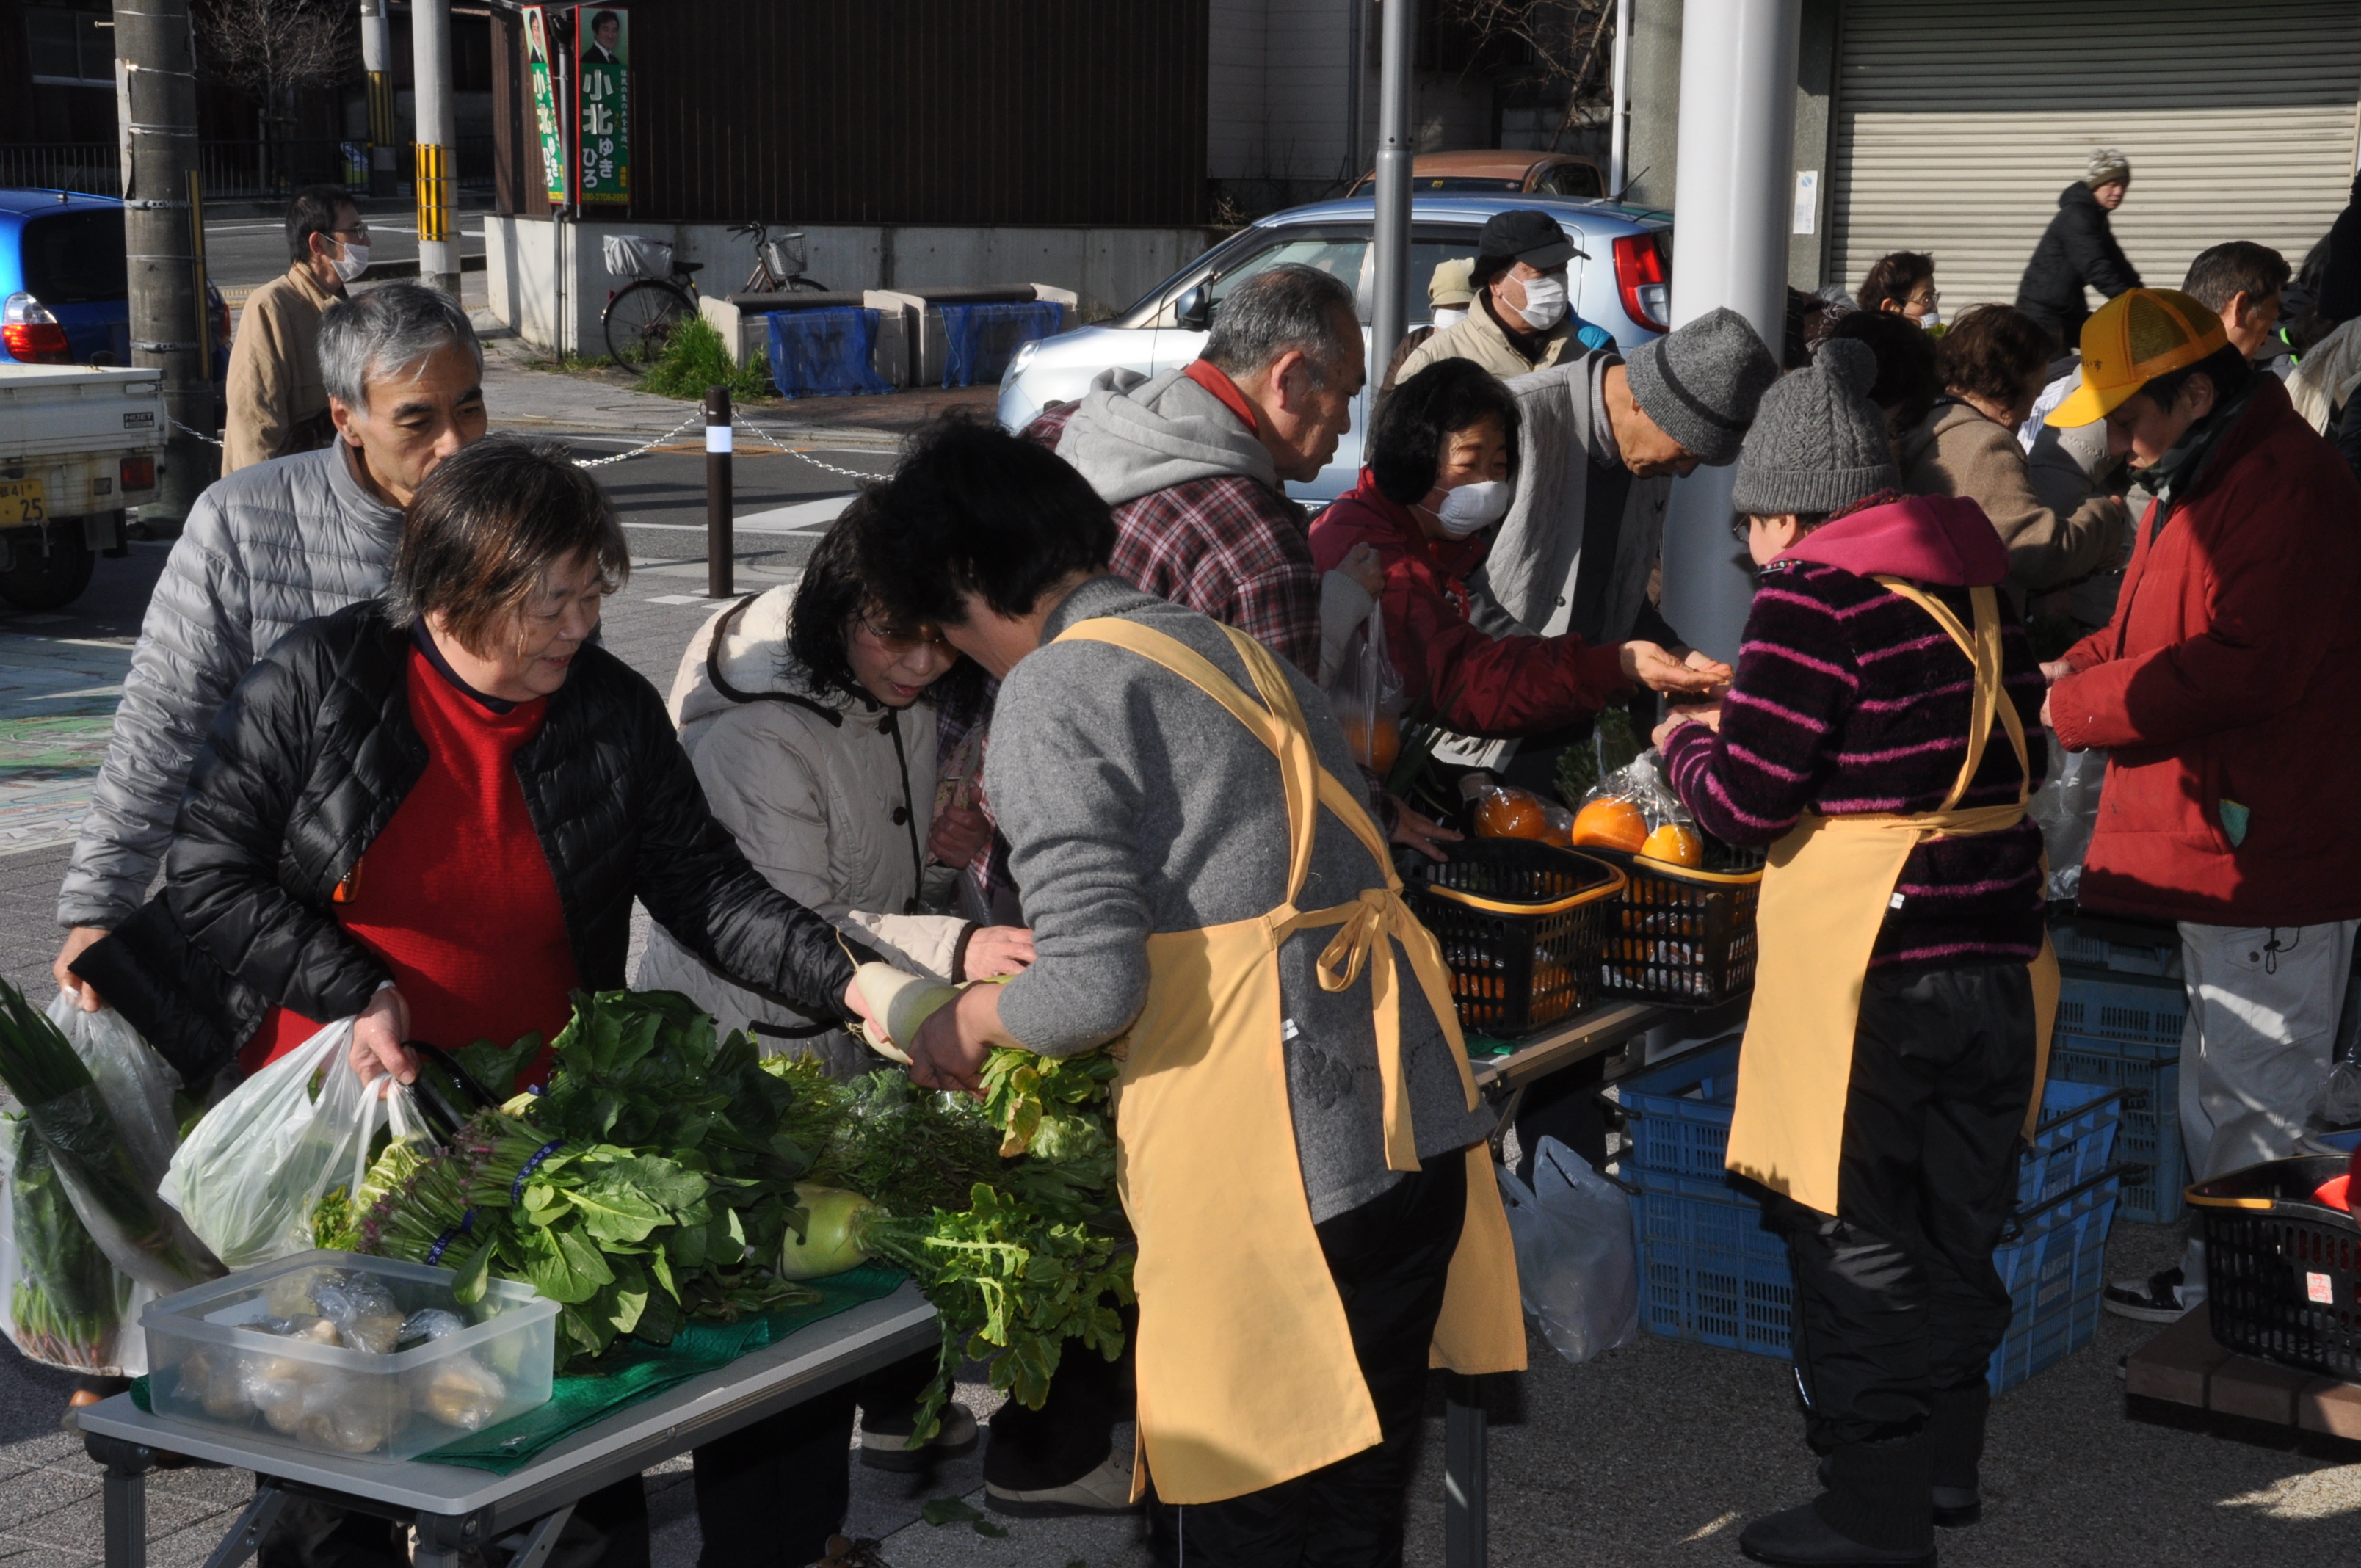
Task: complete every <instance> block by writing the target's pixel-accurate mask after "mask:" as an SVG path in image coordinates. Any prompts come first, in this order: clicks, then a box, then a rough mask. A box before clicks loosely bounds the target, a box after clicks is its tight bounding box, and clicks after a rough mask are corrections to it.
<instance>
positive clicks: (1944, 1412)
mask: <svg viewBox="0 0 2361 1568" xmlns="http://www.w3.org/2000/svg"><path fill="white" fill-rule="evenodd" d="M1991 1409H1992V1387H1991V1386H1990V1385H1989V1384H1985V1383H1977V1384H1974V1385H1972V1386H1971V1387H1966V1388H1946V1389H1943V1390H1941V1391H1940V1392H1938V1393H1936V1394H1935V1395H1933V1396H1932V1397H1931V1398H1929V1399H1928V1400H1927V1450H1928V1453H1927V1459H1928V1466H1927V1468H1928V1472H1929V1474H1930V1475H1931V1476H1932V1478H1933V1481H1934V1484H1935V1499H1934V1500H1935V1523H1936V1525H1937V1526H1938V1527H1939V1528H1941V1529H1943V1530H1960V1529H1962V1528H1964V1527H1966V1526H1968V1525H1971V1524H1974V1523H1975V1522H1976V1521H1977V1520H1978V1519H1982V1518H1983V1515H1984V1496H1983V1490H1982V1486H1981V1485H1980V1483H1979V1481H1978V1478H1977V1475H1976V1467H1977V1465H1978V1464H1980V1463H1981V1462H1982V1459H1983V1453H1984V1418H1985V1415H1986V1413H1987V1412H1988V1411H1990V1410H1991Z"/></svg>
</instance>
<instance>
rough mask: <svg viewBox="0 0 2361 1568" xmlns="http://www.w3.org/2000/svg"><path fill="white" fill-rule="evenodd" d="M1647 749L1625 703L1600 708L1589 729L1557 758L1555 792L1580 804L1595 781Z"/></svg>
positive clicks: (1595, 786) (1637, 758)
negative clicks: (1624, 705)
mask: <svg viewBox="0 0 2361 1568" xmlns="http://www.w3.org/2000/svg"><path fill="white" fill-rule="evenodd" d="M1646 750H1647V744H1646V742H1645V741H1644V740H1642V738H1641V734H1640V727H1639V725H1638V724H1637V723H1636V722H1635V721H1634V720H1633V719H1632V718H1631V709H1630V708H1628V707H1605V708H1601V709H1600V710H1599V713H1598V718H1597V720H1596V721H1594V722H1593V724H1592V725H1591V729H1590V733H1589V734H1588V735H1587V736H1586V737H1585V738H1583V739H1582V740H1577V741H1576V742H1575V743H1574V744H1573V745H1571V746H1568V747H1567V748H1566V749H1565V751H1561V752H1559V753H1558V758H1557V793H1558V795H1559V796H1560V797H1561V798H1563V799H1564V800H1565V803H1566V804H1567V805H1568V806H1580V805H1581V804H1582V803H1583V800H1584V798H1585V797H1586V796H1587V795H1589V794H1590V792H1591V791H1592V790H1594V789H1596V788H1598V781H1599V780H1600V779H1603V778H1605V777H1606V776H1607V775H1608V774H1609V773H1614V772H1615V771H1616V770H1617V769H1619V768H1627V767H1630V766H1631V763H1633V762H1636V761H1638V760H1639V756H1640V753H1641V752H1642V751H1646Z"/></svg>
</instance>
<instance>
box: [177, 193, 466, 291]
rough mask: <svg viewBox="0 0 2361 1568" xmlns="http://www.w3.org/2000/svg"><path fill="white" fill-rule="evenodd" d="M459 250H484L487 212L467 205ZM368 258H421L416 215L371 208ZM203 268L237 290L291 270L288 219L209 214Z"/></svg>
mask: <svg viewBox="0 0 2361 1568" xmlns="http://www.w3.org/2000/svg"><path fill="white" fill-rule="evenodd" d="M453 215H454V216H455V217H456V219H457V221H458V225H459V254H460V255H462V256H481V255H482V254H483V253H484V214H483V212H482V210H481V209H473V210H469V209H463V210H461V211H460V212H458V213H456V214H453ZM367 221H368V228H369V262H370V264H371V265H372V266H374V265H375V264H377V263H378V262H380V261H415V260H417V259H418V219H417V217H416V216H415V215H414V214H411V213H407V212H388V213H371V214H368V219H367ZM205 268H206V270H207V273H208V274H209V275H210V276H211V277H212V279H213V280H214V286H215V287H217V288H219V289H220V290H221V291H223V292H224V293H225V294H231V295H233V296H236V295H237V294H239V293H241V292H242V291H245V290H247V289H253V288H257V287H258V286H260V285H261V284H264V283H268V282H269V281H270V280H272V279H273V278H276V277H278V276H279V275H280V273H282V272H284V271H286V270H287V225H286V224H285V223H284V222H282V221H280V219H277V218H249V217H218V218H208V219H206V220H205Z"/></svg>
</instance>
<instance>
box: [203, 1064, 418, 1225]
mask: <svg viewBox="0 0 2361 1568" xmlns="http://www.w3.org/2000/svg"><path fill="white" fill-rule="evenodd" d="M352 1041H353V1021H352V1020H351V1019H349V1018H346V1019H343V1020H341V1021H339V1022H337V1023H334V1024H331V1025H328V1026H327V1027H326V1028H324V1029H323V1030H321V1031H320V1032H319V1033H318V1034H316V1035H314V1036H312V1037H311V1038H310V1039H308V1040H306V1041H304V1042H303V1043H302V1045H300V1046H298V1047H295V1048H294V1049H293V1050H291V1051H289V1052H288V1053H287V1054H286V1055H285V1056H283V1057H280V1058H279V1059H278V1060H277V1061H275V1062H272V1063H270V1064H269V1066H268V1067H265V1068H264V1069H262V1070H261V1071H260V1072H258V1073H256V1074H255V1075H254V1076H253V1077H252V1078H249V1079H247V1080H246V1081H245V1082H244V1083H241V1084H239V1085H238V1086H237V1088H236V1089H235V1090H233V1091H230V1093H229V1095H228V1097H227V1098H225V1100H223V1101H222V1102H221V1103H220V1104H218V1105H216V1106H214V1108H213V1109H212V1110H210V1111H208V1112H206V1113H205V1115H204V1119H203V1120H202V1121H200V1122H199V1123H198V1124H196V1125H195V1126H194V1127H192V1128H191V1129H190V1130H189V1136H188V1140H187V1141H186V1142H184V1143H183V1144H181V1150H180V1152H179V1153H178V1154H176V1155H174V1156H173V1157H172V1168H171V1169H170V1171H169V1172H167V1173H166V1175H165V1177H164V1186H163V1193H164V1198H165V1201H167V1202H170V1203H171V1204H172V1205H173V1206H175V1207H176V1208H178V1209H179V1210H180V1211H181V1213H182V1214H184V1215H186V1216H188V1221H189V1224H190V1227H191V1228H192V1229H193V1230H194V1231H195V1232H196V1233H197V1234H198V1235H199V1236H200V1237H202V1238H203V1240H204V1243H205V1245H207V1246H210V1247H212V1248H213V1249H214V1252H216V1253H218V1254H219V1255H221V1260H222V1261H223V1262H224V1263H225V1264H227V1265H229V1266H230V1267H232V1268H251V1267H253V1266H255V1265H256V1264H259V1263H268V1262H269V1261H270V1260H271V1259H273V1258H278V1257H285V1256H287V1255H290V1254H291V1253H298V1252H302V1251H304V1250H306V1249H307V1248H309V1247H310V1246H311V1245H312V1211H313V1208H314V1207H315V1206H316V1205H317V1204H318V1202H319V1201H320V1199H321V1198H322V1197H323V1196H324V1195H325V1194H326V1193H327V1192H328V1191H329V1190H331V1189H333V1188H335V1187H336V1186H337V1185H339V1184H340V1183H343V1182H345V1181H346V1180H347V1179H350V1178H351V1177H352V1173H353V1171H354V1169H355V1168H356V1166H357V1164H359V1163H360V1162H361V1161H363V1160H364V1159H365V1157H367V1155H368V1146H369V1140H370V1139H371V1138H372V1137H374V1136H375V1135H376V1134H377V1127H378V1122H379V1117H380V1116H386V1115H391V1114H399V1113H394V1112H390V1111H388V1110H386V1109H384V1107H386V1106H387V1105H388V1101H387V1100H385V1099H381V1098H380V1097H379V1094H378V1093H377V1091H375V1090H374V1089H372V1088H371V1087H370V1086H368V1085H365V1084H363V1083H362V1082H361V1080H360V1075H359V1074H358V1073H357V1072H355V1071H354V1070H353V1068H352V1063H351V1061H350V1059H349V1053H350V1050H351V1047H352ZM408 1092H409V1091H407V1090H405V1089H401V1088H398V1087H397V1088H393V1089H391V1090H390V1093H391V1094H393V1095H406V1094H407V1093H408ZM403 1109H404V1110H408V1109H409V1108H408V1107H404V1108H403ZM403 1120H404V1122H406V1123H412V1124H414V1123H415V1121H416V1117H415V1115H414V1114H413V1115H408V1116H405V1117H403Z"/></svg>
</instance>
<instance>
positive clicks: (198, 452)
mask: <svg viewBox="0 0 2361 1568" xmlns="http://www.w3.org/2000/svg"><path fill="white" fill-rule="evenodd" d="M196 69H197V66H196V60H195V58H194V50H193V47H192V38H191V36H190V32H189V6H188V0H144V3H142V0H129V3H123V0H118V3H117V4H116V5H115V82H116V84H117V87H116V94H115V104H116V111H117V114H118V115H119V116H120V119H121V126H120V127H119V134H120V136H121V137H122V142H123V147H124V148H125V152H124V161H123V247H124V250H125V253H126V259H127V260H128V262H129V284H130V315H131V363H132V364H134V365H137V366H140V367H154V368H157V369H160V370H162V371H163V373H164V408H165V411H166V413H167V414H168V415H169V417H170V419H171V422H172V428H171V430H170V432H169V433H167V434H166V436H165V440H164V462H163V465H162V467H161V468H160V469H159V472H158V474H157V485H156V499H155V500H154V501H153V502H151V503H149V504H148V505H147V506H144V507H141V508H140V509H139V525H140V528H141V530H142V532H145V533H147V535H148V537H150V538H159V537H160V538H172V537H175V536H177V535H178V534H179V532H180V531H181V523H182V522H183V521H186V520H187V518H188V515H189V509H190V508H191V507H192V506H193V505H195V504H196V499H197V496H198V494H199V492H201V491H202V490H203V489H204V488H205V487H206V486H207V485H210V484H212V483H213V482H214V479H216V478H218V477H220V476H221V453H220V452H219V451H218V450H217V449H216V448H214V446H212V445H210V444H207V442H206V441H205V439H204V436H205V433H209V432H211V431H212V430H213V429H214V389H213V377H212V367H210V366H209V365H207V364H206V363H205V351H204V345H205V334H204V328H203V321H202V314H203V310H204V302H203V299H202V298H201V297H200V296H199V293H198V283H197V274H198V260H197V258H198V239H199V236H197V235H196V234H195V233H194V232H193V225H194V222H195V218H196V203H197V200H198V183H197V78H196Z"/></svg>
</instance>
